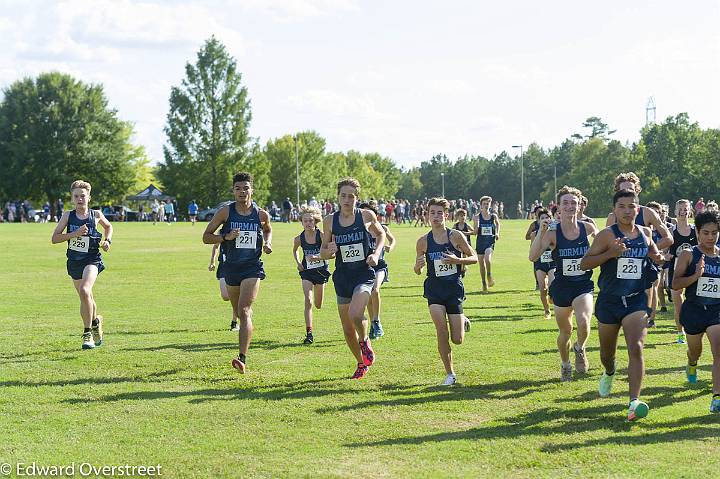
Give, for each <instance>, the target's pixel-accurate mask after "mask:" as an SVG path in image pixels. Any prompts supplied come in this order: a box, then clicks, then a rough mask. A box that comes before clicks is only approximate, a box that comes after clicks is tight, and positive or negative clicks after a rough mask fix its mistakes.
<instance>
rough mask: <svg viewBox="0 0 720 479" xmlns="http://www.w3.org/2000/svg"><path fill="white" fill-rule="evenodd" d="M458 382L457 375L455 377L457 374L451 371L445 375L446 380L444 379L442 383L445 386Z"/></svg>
mask: <svg viewBox="0 0 720 479" xmlns="http://www.w3.org/2000/svg"><path fill="white" fill-rule="evenodd" d="M456 382H457V377H455V375H454V374H453V373H450V374H448V375H447V376H446V377H445V381H443V383H442V385H443V386H452V385H453V384H455V383H456Z"/></svg>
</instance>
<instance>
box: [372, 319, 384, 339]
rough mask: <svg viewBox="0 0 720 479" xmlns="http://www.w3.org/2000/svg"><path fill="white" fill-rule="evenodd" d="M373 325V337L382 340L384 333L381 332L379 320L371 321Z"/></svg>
mask: <svg viewBox="0 0 720 479" xmlns="http://www.w3.org/2000/svg"><path fill="white" fill-rule="evenodd" d="M373 323H375V337H377V338H382V337H383V336H385V331H383V328H382V323H380V320H379V319H378V320H377V321H373Z"/></svg>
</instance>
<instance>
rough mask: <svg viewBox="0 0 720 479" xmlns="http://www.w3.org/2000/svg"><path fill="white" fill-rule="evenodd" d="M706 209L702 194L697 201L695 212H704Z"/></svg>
mask: <svg viewBox="0 0 720 479" xmlns="http://www.w3.org/2000/svg"><path fill="white" fill-rule="evenodd" d="M703 211H705V199H704V198H703V197H702V196H701V197H700V199H699V200H697V203H695V214H696V215H697V214H698V213H702V212H703Z"/></svg>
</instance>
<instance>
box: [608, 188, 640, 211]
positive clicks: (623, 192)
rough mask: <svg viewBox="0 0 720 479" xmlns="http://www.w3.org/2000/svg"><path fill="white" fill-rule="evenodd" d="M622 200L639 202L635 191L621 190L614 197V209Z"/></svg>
mask: <svg viewBox="0 0 720 479" xmlns="http://www.w3.org/2000/svg"><path fill="white" fill-rule="evenodd" d="M620 198H632V199H633V200H635V201H636V202H637V200H638V196H637V193H635V192H634V191H633V190H620V191H618V192H617V193H615V194H614V195H613V207H615V205H616V204H617V202H618V200H619V199H620Z"/></svg>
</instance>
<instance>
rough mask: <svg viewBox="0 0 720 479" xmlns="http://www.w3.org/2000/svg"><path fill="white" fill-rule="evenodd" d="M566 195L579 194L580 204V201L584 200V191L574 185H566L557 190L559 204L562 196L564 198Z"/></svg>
mask: <svg viewBox="0 0 720 479" xmlns="http://www.w3.org/2000/svg"><path fill="white" fill-rule="evenodd" d="M565 195H573V196H577V199H578V205H580V203H581V202H582V199H583V194H582V191H580V190H579V189H577V188H575V187H574V186H568V185H565V186H563V187H562V188H560V189H559V190H558V192H557V198H556V199H555V201H556V202H557V204H560V198H562V197H563V196H565Z"/></svg>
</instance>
